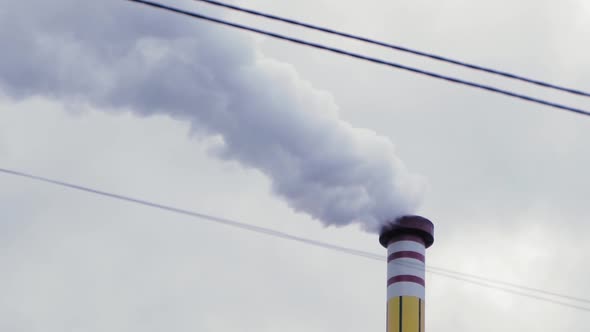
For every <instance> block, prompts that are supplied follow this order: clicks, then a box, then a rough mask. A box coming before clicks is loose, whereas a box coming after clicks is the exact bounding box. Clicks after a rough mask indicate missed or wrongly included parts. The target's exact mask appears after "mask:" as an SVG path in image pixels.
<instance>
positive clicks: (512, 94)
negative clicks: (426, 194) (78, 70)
mask: <svg viewBox="0 0 590 332" xmlns="http://www.w3.org/2000/svg"><path fill="white" fill-rule="evenodd" d="M127 1H131V2H136V3H140V4H143V5H146V6H150V7H154V8H158V9H162V10H165V11H169V12H174V13H177V14H181V15H185V16H190V17H192V18H197V19H201V20H205V21H209V22H214V23H217V24H221V25H225V26H229V27H233V28H237V29H240V30H246V31H250V32H254V33H257V34H260V35H265V36H269V37H273V38H277V39H281V40H285V41H289V42H292V43H296V44H300V45H305V46H309V47H313V48H317V49H321V50H325V51H329V52H332V53H337V54H340V55H344V56H348V57H352V58H356V59H361V60H364V61H368V62H372V63H377V64H381V65H385V66H388V67H393V68H397V69H402V70H406V71H409V72H412V73H416V74H420V75H424V76H428V77H432V78H437V79H440V80H444V81H447V82H452V83H456V84H460V85H465V86H469V87H472V88H477V89H481V90H486V91H489V92H493V93H498V94H501V95H505V96H509V97H513V98H517V99H521V100H525V101H528V102H532V103H536V104H541V105H545V106H549V107H553V108H557V109H561V110H564V111H568V112H573V113H577V114H581V115H585V116H590V111H586V110H583V109H580V108H575V107H571V106H567V105H563V104H559V103H555V102H552V101H547V100H543V99H539V98H535V97H531V96H527V95H523V94H519V93H516V92H512V91H509V90H504V89H500V88H496V87H493V86H489V85H484V84H479V83H474V82H471V81H466V80H462V79H459V78H455V77H451V76H446V75H442V74H437V73H434V72H430V71H426V70H422V69H419V68H414V67H410V66H405V65H401V64H398V63H395V62H390V61H386V60H382V59H378V58H373V57H369V56H366V55H362V54H358V53H353V52H349V51H346V50H343V49H339V48H334V47H330V46H326V45H322V44H318V43H313V42H309V41H305V40H302V39H297V38H293V37H289V36H285V35H281V34H278V33H274V32H270V31H265V30H261V29H256V28H252V27H249V26H246V25H242V24H237V23H233V22H229V21H224V20H221V19H217V18H213V17H209V16H205V15H202V14H199V13H196V12H190V11H186V10H182V9H179V8H174V7H170V6H167V5H163V4H160V3H157V2H152V1H145V0H127Z"/></svg>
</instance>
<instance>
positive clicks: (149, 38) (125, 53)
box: [0, 2, 424, 231]
mask: <svg viewBox="0 0 590 332" xmlns="http://www.w3.org/2000/svg"><path fill="white" fill-rule="evenodd" d="M45 6H46V7H47V8H48V10H47V11H44V10H43V9H45V8H44V7H45ZM56 6H59V8H62V10H63V11H59V12H56V11H55V10H53V9H55V7H56ZM94 6H96V5H92V7H94ZM92 7H91V8H90V10H91V12H92V9H95V8H92ZM98 7H100V8H98ZM98 7H97V8H96V9H97V10H96V11H95V12H93V17H94V18H92V19H90V20H89V21H88V22H82V21H81V20H83V19H82V18H80V17H79V16H78V15H79V14H80V11H79V10H77V8H76V6H75V5H73V3H68V2H63V3H60V4H55V3H53V4H52V5H51V6H47V4H44V5H42V6H41V10H40V11H39V13H41V14H38V15H40V17H39V18H38V22H40V23H33V22H30V23H33V24H36V28H32V27H31V26H30V25H24V26H21V25H19V24H17V23H13V22H12V21H13V20H10V19H9V17H7V19H5V20H3V21H2V30H3V31H14V30H15V27H14V26H17V28H16V30H19V28H20V29H22V30H19V33H17V34H14V33H12V34H7V35H5V36H4V37H5V38H6V39H5V40H6V41H7V42H8V45H9V49H10V52H9V55H8V56H7V57H6V58H4V60H5V61H3V62H2V65H1V66H0V77H2V82H3V87H4V89H5V90H6V91H8V92H9V93H11V94H12V95H13V96H16V97H27V96H32V95H44V96H50V97H56V98H59V99H61V100H70V102H78V103H90V104H93V105H97V106H99V107H103V108H105V109H111V110H131V111H133V112H135V113H137V114H140V115H153V114H165V115H169V116H170V117H172V118H175V119H181V120H185V121H189V122H190V123H191V125H192V128H193V130H195V131H197V132H206V133H208V134H210V135H218V137H219V138H220V140H219V145H218V146H217V149H216V153H217V155H218V156H220V157H222V158H225V159H228V160H236V161H239V162H240V163H242V164H244V165H245V166H248V167H253V168H255V169H257V170H260V171H261V172H263V173H264V174H265V175H267V176H268V177H269V178H270V179H271V180H272V187H273V190H274V192H275V193H277V194H278V195H279V196H281V197H283V198H284V199H286V201H287V202H288V203H289V205H290V206H291V207H292V208H293V209H295V210H297V211H301V212H305V213H308V214H310V215H311V216H312V217H314V218H316V219H319V220H321V221H323V222H324V223H325V224H327V225H346V224H350V223H354V222H357V223H361V224H363V225H364V227H365V228H366V229H367V230H371V231H377V230H378V229H379V228H380V227H381V226H380V225H382V223H384V222H387V221H390V220H392V219H393V218H396V217H397V216H399V215H402V214H406V213H411V212H414V211H415V210H416V208H417V207H418V204H419V202H420V200H421V196H422V193H423V190H424V180H423V179H421V178H420V177H417V176H414V175H411V174H410V173H409V172H408V171H407V170H406V168H405V166H404V165H403V164H402V162H401V161H400V160H399V159H398V157H397V156H396V155H395V151H394V147H393V144H392V143H391V142H390V141H389V140H388V139H387V138H385V137H382V136H378V135H377V134H376V133H374V132H373V131H370V130H363V129H359V128H354V127H352V126H351V125H349V124H348V123H346V122H344V121H342V120H341V119H340V118H339V115H338V107H337V106H336V104H335V103H334V101H333V100H332V98H331V96H330V95H329V94H328V93H325V92H322V91H319V90H317V89H315V88H313V86H312V85H311V84H310V83H309V82H307V81H305V80H304V79H302V78H301V77H300V76H299V75H298V74H297V72H296V71H295V69H294V68H292V67H291V66H289V65H287V64H284V63H280V62H277V61H275V60H272V59H269V58H266V57H265V56H263V55H261V54H260V53H259V52H257V51H256V46H255V44H253V42H252V41H251V40H250V39H248V38H244V36H241V35H240V36H236V35H233V34H225V33H221V32H219V31H217V30H212V29H211V28H210V27H209V26H205V25H201V24H192V25H191V24H186V23H185V22H186V19H184V18H180V17H170V15H169V14H166V13H161V12H158V13H154V11H153V10H152V9H146V8H143V7H138V6H135V5H132V4H119V5H118V6H115V5H110V4H109V5H107V6H98ZM130 7H132V8H130ZM109 9H110V10H109ZM110 12H117V14H116V15H115V16H114V17H109V13H110ZM144 15H145V16H144ZM155 15H160V16H162V17H166V18H169V19H161V18H157V19H155V18H154V17H155ZM101 18H102V20H100V19H101ZM174 20H177V21H179V22H183V23H179V24H176V23H172V28H168V29H164V32H159V31H157V30H158V27H160V26H166V25H168V24H169V22H171V21H174ZM136 22H138V23H139V24H136ZM46 25H47V26H46ZM88 27H89V28H88ZM98 27H100V29H98ZM182 29H184V30H185V31H182V32H180V31H181V30H182ZM118 31H123V32H122V33H118ZM189 32H190V33H189ZM15 36H18V38H15Z"/></svg>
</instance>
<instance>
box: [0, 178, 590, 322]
mask: <svg viewBox="0 0 590 332" xmlns="http://www.w3.org/2000/svg"><path fill="white" fill-rule="evenodd" d="M0 173H4V174H8V175H13V176H18V177H21V178H27V179H31V180H35V181H40V182H45V183H49V184H53V185H57V186H60V187H65V188H70V189H74V190H78V191H83V192H87V193H90V194H95V195H100V196H104V197H108V198H113V199H117V200H121V201H126V202H130V203H134V204H139V205H143V206H147V207H150V208H156V209H160V210H164V211H168V212H172V213H177V214H182V215H186V216H189V217H193V218H198V219H202V220H208V221H212V222H215V223H219V224H223V225H226V226H230V227H235V228H239V229H242V230H247V231H250V232H254V233H259V234H264V235H268V236H272V237H276V238H280V239H284V240H290V241H295V242H299V243H303V244H307V245H311V246H315V247H320V248H324V249H328V250H332V251H336V252H340V253H343V254H346V255H351V256H357V257H362V258H366V259H371V260H375V261H379V262H386V261H387V260H386V258H385V257H384V256H382V255H378V254H374V253H371V252H367V251H362V250H357V249H352V248H348V247H343V246H338V245H334V244H330V243H326V242H323V241H317V240H312V239H308V238H304V237H300V236H295V235H291V234H288V233H284V232H280V231H276V230H273V229H269V228H265V227H260V226H255V225H251V224H247V223H243V222H239V221H235V220H230V219H226V218H221V217H215V216H211V215H207V214H204V213H199V212H195V211H190V210H186V209H180V208H176V207H172V206H168V205H164V204H159V203H155V202H150V201H147V200H143V199H139V198H133V197H129V196H124V195H120V194H114V193H110V192H106V191H102V190H98V189H93V188H90V187H84V186H80V185H77V184H71V183H68V182H64V181H59V180H54V179H50V178H46V177H42V176H38V175H33V174H28V173H24V172H20V171H15V170H10V169H5V168H0ZM394 264H400V265H404V266H406V267H410V268H416V269H422V268H424V267H423V266H422V265H419V264H411V263H409V262H395V263H394ZM426 271H427V272H429V273H432V274H435V275H438V276H442V277H446V278H450V279H454V280H458V281H462V282H466V283H470V284H474V285H478V286H481V287H485V288H490V289H496V290H500V291H504V292H508V293H512V294H515V295H520V296H524V297H528V298H532V299H536V300H539V301H544V302H550V303H553V304H557V305H561V306H566V307H570V308H574V309H578V310H584V311H590V307H584V306H580V305H577V304H573V303H568V302H563V301H558V300H555V299H552V298H548V297H543V296H540V295H536V294H531V293H530V291H534V292H539V293H543V294H545V295H551V296H553V297H558V298H563V299H566V300H573V301H578V302H585V303H590V300H587V299H584V298H577V297H573V296H569V295H563V294H559V293H554V292H548V291H544V290H541V289H534V288H530V287H526V286H520V285H516V284H510V283H506V282H502V281H497V280H493V279H491V278H484V277H479V276H475V275H471V274H466V273H461V272H457V271H452V270H448V269H443V268H438V267H433V266H426ZM497 284H500V286H499V285H497ZM502 285H503V286H502ZM507 286H510V287H512V288H510V287H507ZM513 288H517V289H520V290H515V289H513ZM527 291H528V292H527Z"/></svg>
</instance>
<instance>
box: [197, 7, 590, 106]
mask: <svg viewBox="0 0 590 332" xmlns="http://www.w3.org/2000/svg"><path fill="white" fill-rule="evenodd" d="M194 1H199V2H204V3H207V4H210V5H213V6H218V7H222V8H226V9H230V10H234V11H238V12H242V13H246V14H250V15H254V16H259V17H264V18H268V19H270V20H273V21H279V22H283V23H287V24H291V25H295V26H299V27H303V28H306V29H311V30H315V31H321V32H325V33H328V34H332V35H336V36H340V37H344V38H348V39H353V40H357V41H361V42H364V43H368V44H372V45H377V46H382V47H386V48H390V49H393V50H396V51H400V52H405V53H410V54H414V55H417V56H421V57H425V58H430V59H433V60H436V61H441V62H446V63H450V64H453V65H457V66H461V67H465V68H469V69H473V70H477V71H481V72H485V73H488V74H493V75H498V76H502V77H505V78H509V79H513V80H517V81H522V82H526V83H530V84H534V85H538V86H542V87H545V88H549V89H554V90H558V91H563V92H567V93H571V94H574V95H578V96H584V97H590V92H585V91H581V90H577V89H572V88H567V87H563V86H559V85H556V84H552V83H548V82H543V81H539V80H536V79H532V78H527V77H524V76H521V75H516V74H512V73H509V72H506V71H501V70H497V69H492V68H488V67H483V66H479V65H475V64H471V63H467V62H464V61H460V60H455V59H451V58H449V57H445V56H441V55H436V54H432V53H427V52H423V51H419V50H415V49H411V48H408V47H405V46H400V45H394V44H390V43H386V42H382V41H379V40H375V39H371V38H367V37H362V36H359V35H354V34H351V33H347V32H342V31H338V30H334V29H330V28H325V27H321V26H319V25H314V24H310V23H305V22H301V21H297V20H293V19H290V18H286V17H281V16H277V15H272V14H268V13H263V12H260V11H256V10H252V9H248V8H244V7H240V6H235V5H232V4H228V3H224V2H219V1H214V0H194Z"/></svg>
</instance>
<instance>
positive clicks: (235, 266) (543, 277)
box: [0, 0, 590, 332]
mask: <svg viewBox="0 0 590 332" xmlns="http://www.w3.org/2000/svg"><path fill="white" fill-rule="evenodd" d="M0 1H2V6H0V42H1V44H0V45H1V49H2V56H1V57H0V167H2V168H10V169H15V170H21V171H25V172H30V173H34V174H38V175H43V176H47V177H51V178H56V179H61V180H64V181H68V182H73V183H77V184H81V185H87V186H92V187H95V188H98V189H102V190H106V191H112V192H116V193H120V194H126V195H130V196H135V197H140V198H144V199H149V200H152V201H157V202H160V203H163V204H168V205H173V206H177V207H182V208H186V209H191V210H195V211H198V212H202V213H207V214H211V215H216V216H220V217H227V218H233V219H236V220H240V221H243V222H247V223H251V224H255V225H259V226H264V227H269V228H273V229H277V230H281V231H284V232H289V233H292V234H295V235H299V236H306V237H309V238H313V239H316V240H321V241H326V242H329V243H333V244H338V245H344V246H349V247H353V248H357V249H360V250H365V251H371V252H374V253H377V254H379V253H381V254H384V249H383V248H381V247H380V246H379V245H378V242H377V238H376V235H374V234H371V233H367V232H364V231H363V230H362V229H361V228H362V227H360V226H359V225H351V226H347V227H327V228H326V227H324V226H323V225H322V224H321V223H320V222H318V221H317V220H314V219H313V218H312V217H311V216H310V215H308V214H307V213H305V212H301V211H300V212H296V211H294V210H293V209H292V208H291V206H293V205H292V204H290V203H289V201H285V200H284V199H283V198H282V197H285V195H283V196H281V191H280V190H277V187H276V184H275V183H274V182H273V181H272V180H271V178H270V177H269V176H268V173H267V171H268V169H267V168H264V167H262V170H260V167H257V166H259V165H260V164H257V160H259V159H256V158H249V157H248V156H250V155H248V156H246V157H244V155H243V154H242V153H245V152H244V151H246V152H251V153H253V154H263V153H264V152H266V151H268V150H266V149H258V150H257V148H256V147H260V146H262V147H266V145H264V144H266V143H265V140H264V138H265V135H263V134H261V133H260V132H258V134H260V137H261V139H260V144H263V145H254V148H253V149H252V150H248V149H235V150H231V149H230V153H229V154H228V153H227V150H225V152H226V153H225V154H224V153H220V150H219V139H220V138H219V133H220V132H228V131H223V130H225V129H224V128H225V127H223V126H220V125H218V124H219V123H221V122H218V120H219V118H217V116H219V114H218V113H216V111H217V110H219V108H218V107H219V105H220V104H223V100H225V99H223V98H222V97H219V94H216V93H217V92H218V91H223V92H224V93H225V90H224V89H225V88H227V87H228V86H230V87H234V85H232V84H233V82H235V81H233V80H234V79H235V77H237V76H236V75H237V74H236V75H234V70H232V69H233V68H241V67H240V66H244V64H250V63H261V62H262V63H264V64H267V65H268V66H269V67H263V68H262V69H261V68H258V67H255V69H256V70H260V71H263V72H264V73H271V74H268V76H261V77H262V78H264V79H267V80H266V81H265V82H266V84H267V85H256V87H261V89H258V90H256V91H255V93H253V96H255V97H252V96H251V95H248V98H246V97H243V95H242V94H236V96H238V97H235V98H236V100H238V101H240V102H243V107H244V108H243V109H244V110H245V109H248V106H249V105H252V104H253V105H256V106H254V107H258V106H259V104H258V102H260V99H259V98H262V97H256V96H266V95H265V93H264V92H265V89H262V88H263V87H272V93H273V96H275V97H273V98H277V97H276V96H279V97H281V98H282V97H285V98H284V100H285V101H286V102H285V104H286V105H285V107H286V108H291V107H292V108H294V109H296V108H297V107H299V108H304V109H305V110H307V111H309V110H313V112H321V111H323V110H324V109H323V108H324V105H327V106H325V108H326V109H325V111H326V112H328V113H329V114H331V116H334V117H337V118H339V119H340V120H341V121H345V122H346V123H348V124H350V126H352V127H354V128H365V129H368V130H371V131H373V132H375V133H376V134H377V135H379V136H382V137H385V138H387V139H389V140H390V141H391V142H393V144H394V145H395V154H396V155H395V158H399V159H400V160H402V161H403V163H404V164H405V167H406V168H407V169H408V171H409V172H411V173H412V174H418V175H420V176H422V177H423V178H424V179H425V181H426V183H427V190H426V193H425V194H424V199H423V204H422V205H421V207H420V208H419V209H418V212H419V213H421V214H423V215H424V216H426V217H429V218H430V219H432V220H433V221H434V223H435V225H436V241H435V244H434V246H433V247H432V248H431V249H429V250H428V256H427V263H428V264H430V265H432V266H435V267H442V268H447V269H451V270H455V271H460V272H464V273H470V274H477V275H482V276H486V277H489V278H494V279H500V280H505V281H507V282H513V283H518V284H522V285H528V286H530V287H535V288H541V289H545V290H548V291H554V292H559V293H563V294H570V295H573V296H577V297H582V298H588V299H590V286H588V283H587V280H588V276H589V274H590V267H588V264H586V262H587V260H588V259H589V258H590V243H588V241H586V239H585V238H586V237H587V234H589V233H590V225H589V224H588V221H587V219H588V212H589V211H590V206H589V205H590V204H589V199H590V178H589V177H588V176H587V175H586V173H587V171H588V170H589V169H590V145H589V144H588V143H589V142H590V119H587V118H584V117H582V116H578V115H575V114H571V113H567V112H563V111H558V110H553V109H549V108H546V107H542V106H537V105H533V104H529V103H525V102H522V101H518V100H513V99H510V98H507V97H502V96H497V95H493V94H489V93H486V92H482V91H477V90H474V89H470V88H466V87H461V86H455V85H450V84H448V83H445V82H440V81H435V80H432V79H428V78H424V77H420V76H416V75H413V74H410V73H404V72H400V71H396V70H390V69H387V68H385V67H382V66H378V65H373V64H368V63H363V62H359V61H357V60H353V59H348V58H343V57H340V56H336V55H331V54H327V53H325V52H322V51H317V50H312V49H308V48H303V47H301V46H297V45H292V44H288V43H285V42H281V41H276V40H271V39H266V38H261V37H256V36H252V35H250V34H247V33H244V32H238V31H233V30H228V29H226V28H221V27H216V26H212V25H210V24H207V23H202V22H195V21H192V20H189V19H186V18H184V17H178V16H175V15H171V14H167V13H163V12H159V11H155V10H153V9H150V8H145V7H142V6H138V5H135V4H132V3H129V2H126V1H115V0H107V1H102V2H88V3H80V2H79V1H74V0H58V1H53V2H46V1H37V0H36V1H28V2H22V3H21V2H14V1H6V0H0ZM234 2H235V3H238V4H242V5H244V6H248V7H251V8H256V9H260V10H264V11H268V12H272V13H276V14H280V15H284V16H289V17H293V18H297V19H302V20H305V21H309V22H312V23H317V24H321V25H326V26H329V27H333V28H337V29H340V30H345V31H349V32H355V33H359V34H362V35H367V36H371V37H375V38H377V39H380V40H384V41H388V42H392V43H398V44H402V45H405V46H408V47H412V48H416V49H420V50H424V51H431V52H435V53H438V54H442V55H447V56H452V57H456V58H459V59H462V60H466V61H470V62H474V63H478V64H481V65H487V66H491V67H494V68H499V69H504V70H507V71H512V72H515V73H519V74H522V75H525V76H530V77H533V78H539V79H543V80H547V81H551V82H554V83H558V84H562V85H566V86H571V87H577V88H580V89H583V90H586V91H588V90H590V66H589V64H588V59H589V58H590V46H589V45H590V5H588V4H587V3H585V2H587V1H585V0H578V1H574V0H568V1H561V2H559V3H556V2H553V1H545V0H541V1H539V0H536V1H533V0H523V1H519V2H518V3H515V2H514V1H508V0H501V1H495V2H489V1H488V2H483V1H468V0H453V1H444V2H436V3H431V2H427V1H414V2H400V1H381V0H373V1H365V2H362V4H361V3H360V2H349V1H346V2H344V1H335V0H321V1H308V0H302V1H296V2H295V1H290V2H286V1H280V2H278V1H269V0H257V1H234ZM167 3H170V4H175V5H179V6H182V7H183V8H189V9H195V10H205V11H207V12H208V13H210V14H214V15H217V16H223V17H225V18H231V19H235V20H237V21H240V22H245V23H249V24H256V25H257V26H259V27H264V28H267V29H273V30H277V31H280V32H283V33H290V34H293V35H296V36H299V37H306V38H310V39H313V40H315V41H318V42H322V43H329V44H331V45H334V46H338V47H345V48H349V49H351V50H354V51H357V52H364V53H368V54H371V55H373V56H379V57H384V58H387V59H390V60H392V61H399V62H402V63H404V64H408V65H413V66H420V67H423V68H426V69H431V70H435V71H438V72H442V73H447V74H453V75H459V76H461V77H464V78H469V79H474V80H477V81H479V82H483V83H487V84H492V85H498V86H502V87H505V88H509V89H513V90H515V91H518V92H523V93H529V94H533V95H535V96H539V97H543V98H550V99H553V100H555V101H557V102H561V103H566V104H571V105H573V106H578V107H582V108H585V109H590V102H589V101H588V100H587V99H586V100H585V99H584V98H579V97H571V96H568V95H566V94H562V93H554V92H550V91H547V90H543V89H539V88H530V87H527V86H525V85H523V84H519V83H512V82H509V81H506V80H502V79H497V78H493V77H489V76H484V75H481V74H474V73H470V72H468V71H466V70H461V69H457V68H454V67H451V66H448V65H441V64H437V63H433V62H429V61H426V60H420V59H415V58H413V57H410V56H407V55H402V54H399V53H394V52H390V51H387V50H380V49H376V48H373V47H368V46H365V45H362V44H358V43H355V42H350V41H342V40H340V39H336V38H333V37H329V36H325V35H318V34H316V33H311V32H306V31H299V30H295V29H293V28H290V27H285V26H283V25H279V24H271V23H267V22H260V21H259V20H257V19H251V18H246V17H243V16H241V15H237V14H230V13H226V12H223V11H219V10H215V9H211V8H208V7H204V6H203V5H201V4H198V3H193V2H191V1H188V0H187V1H167ZM162 59H164V60H165V61H161V60H162ZM155 63H157V64H158V65H154V64H155ZM162 63H164V64H162ZM195 64H196V65H195ZM269 68H270V69H269ZM265 70H266V71H265ZM272 73H283V74H281V75H275V76H273V75H272ZM265 75H266V74H265ZM268 77H276V80H270V79H268ZM262 78H261V79H260V80H261V81H262ZM279 81H280V83H281V84H279ZM219 82H223V83H226V82H230V83H227V84H228V85H223V84H221V85H220V84H218V83H219ZM285 82H286V83H285ZM293 82H294V83H293ZM287 83H293V84H287ZM239 96H242V97H239ZM309 96H320V97H317V98H319V99H314V98H315V97H314V98H311V97H309ZM269 98H271V97H269ZM271 99H272V98H271ZM271 99H269V100H271ZM219 100H221V101H219ZM281 100H283V99H281ZM260 104H261V105H266V106H268V104H266V103H262V102H260ZM270 105H271V106H272V105H274V104H270ZM294 105H296V106H297V107H295V106H294ZM267 108H268V109H269V110H271V111H272V110H273V108H272V107H267ZM164 110H165V111H164ZM240 110H242V108H240V107H236V108H235V110H234V111H235V112H238V113H236V114H239V112H240ZM277 111H278V109H277ZM227 119H228V121H232V119H234V118H232V117H229V118H227ZM234 121H237V120H234ZM224 123H225V122H224ZM238 124H239V122H238ZM236 137H238V138H240V137H241V136H239V135H238V136H236ZM302 139H305V137H304V138H302ZM302 144H303V143H302ZM306 144H307V145H309V146H308V147H309V149H310V151H314V149H317V146H314V144H313V143H306ZM232 151H233V152H232ZM236 151H237V152H236ZM222 152H223V151H222ZM236 160H242V161H244V160H245V164H246V166H244V165H243V163H242V164H241V163H239V162H237V161H236ZM392 192H393V188H392ZM277 193H278V195H277ZM319 199H320V198H318V200H319ZM385 273H386V266H385V263H382V264H380V263H379V262H377V261H372V260H367V259H363V258H359V257H351V256H346V255H342V254H339V253H335V252H330V251H326V250H324V249H320V248H313V247H307V246H304V245H301V244H297V243H291V242H288V241H284V240H280V239H275V238H270V237H267V236H263V235H257V234H251V233H248V232H244V231H241V230H237V229H232V228H228V227H226V226H222V225H218V224H214V223H210V222H207V221H201V220H197V219H190V218H187V217H183V216H178V215H174V214H170V213H166V212H163V211H158V210H153V209H149V208H146V207H141V206H134V205H132V204H129V203H123V202H118V201H113V200H110V199H106V198H102V197H96V196H92V195H89V194H84V193H79V192H74V191H72V190H67V189H62V188H56V187H53V186H50V185H46V184H39V183H35V182H32V181H30V180H24V179H19V178H14V177H10V176H7V175H0V294H2V296H0V330H2V331H43V332H47V331H50V332H53V331H55V332H58V331H60V332H61V331H89V332H95V331H96V332H98V331H106V330H109V331H121V332H123V331H126V332H136V331H137V332H139V331H223V332H229V331H279V330H280V331H302V330H304V331H336V330H338V331H383V330H384V328H385V296H386V293H385V282H386V280H385V279H386V278H385ZM560 301H563V300H560ZM581 305H584V304H583V303H582V304H581ZM586 307H588V308H589V309H590V305H589V304H586ZM589 323H590V315H589V313H588V311H582V310H577V309H573V308H569V307H565V306H560V305H556V304H554V303H549V302H546V301H545V302H544V301H539V300H537V299H533V298H529V297H523V296H519V295H515V294H512V293H506V292H501V291H498V290H495V289H489V288H484V287H480V286H477V285H474V284H469V283H465V282H462V281H458V280H453V279H449V278H445V277H444V276H440V275H433V274H428V275H427V328H428V330H429V331H447V330H451V329H452V330H453V331H474V330H475V331H497V330H500V329H501V330H503V331H523V330H535V331H541V332H545V331H556V330H566V329H567V330H571V331H585V330H587V326H588V324H589Z"/></svg>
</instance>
